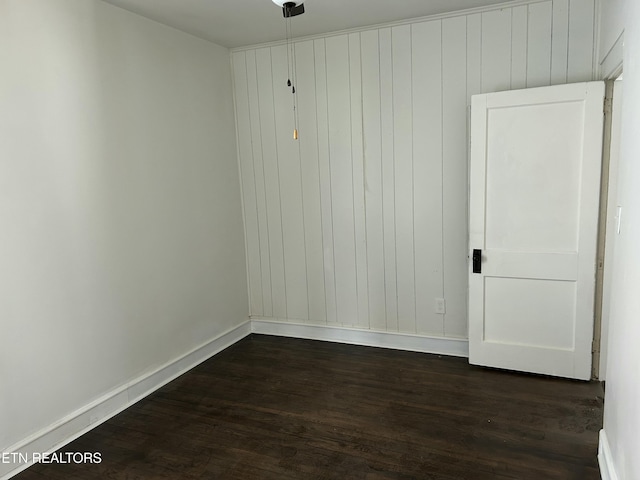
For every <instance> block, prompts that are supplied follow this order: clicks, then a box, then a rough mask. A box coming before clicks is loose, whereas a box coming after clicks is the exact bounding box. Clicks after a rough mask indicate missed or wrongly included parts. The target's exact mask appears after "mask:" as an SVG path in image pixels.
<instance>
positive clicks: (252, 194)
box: [233, 52, 263, 315]
mask: <svg viewBox="0 0 640 480" xmlns="http://www.w3.org/2000/svg"><path fill="white" fill-rule="evenodd" d="M233 76H234V88H235V91H236V92H237V93H236V122H237V128H238V132H243V133H244V135H239V138H238V155H239V159H238V160H239V163H240V176H241V178H242V205H243V211H244V225H245V230H246V237H247V238H246V249H247V267H248V275H249V308H250V314H251V315H262V312H263V309H262V279H261V277H262V274H261V271H260V266H261V262H260V237H259V233H258V209H257V205H256V189H255V180H254V170H253V147H252V145H251V142H252V140H251V116H250V111H249V96H248V87H247V64H246V54H245V53H244V52H240V53H236V54H234V56H233Z"/></svg>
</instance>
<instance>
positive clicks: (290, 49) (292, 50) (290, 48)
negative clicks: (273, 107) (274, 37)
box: [287, 16, 298, 140]
mask: <svg viewBox="0 0 640 480" xmlns="http://www.w3.org/2000/svg"><path fill="white" fill-rule="evenodd" d="M287 22H288V25H289V26H288V30H289V39H290V41H289V42H288V43H287V59H288V58H289V57H290V58H291V62H292V64H291V70H292V71H291V75H292V77H293V84H292V85H291V94H292V95H293V98H292V106H293V112H292V113H293V139H294V140H297V139H298V96H297V92H296V85H297V83H298V75H297V72H296V70H297V65H296V47H295V43H294V41H293V28H292V25H291V17H290V16H289V17H288V18H287ZM288 61H289V60H287V63H288Z"/></svg>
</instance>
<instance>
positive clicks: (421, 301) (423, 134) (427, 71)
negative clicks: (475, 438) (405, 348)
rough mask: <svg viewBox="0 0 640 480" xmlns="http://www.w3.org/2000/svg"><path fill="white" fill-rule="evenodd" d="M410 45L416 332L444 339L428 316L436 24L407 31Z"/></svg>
mask: <svg viewBox="0 0 640 480" xmlns="http://www.w3.org/2000/svg"><path fill="white" fill-rule="evenodd" d="M411 41H412V49H411V50H412V59H411V63H412V68H413V71H412V76H413V94H412V96H413V102H412V103H413V132H412V137H413V158H414V171H413V177H414V179H413V181H414V185H415V189H414V196H413V208H414V232H415V233H414V236H415V247H416V248H415V252H416V253H415V272H416V276H415V279H416V280H415V281H416V330H417V332H418V333H425V334H429V335H444V317H443V315H442V314H437V313H435V311H434V301H435V299H436V298H441V297H443V283H442V272H443V265H442V254H441V252H442V231H441V229H440V228H434V226H440V225H442V80H443V79H442V48H441V43H442V22H440V21H433V22H424V23H419V24H416V25H413V26H412V31H411ZM462 80H463V81H464V78H463V79H462ZM463 101H464V98H463Z"/></svg>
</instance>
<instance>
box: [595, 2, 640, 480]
mask: <svg viewBox="0 0 640 480" xmlns="http://www.w3.org/2000/svg"><path fill="white" fill-rule="evenodd" d="M602 8H603V10H604V12H603V13H604V14H605V15H606V16H607V17H608V18H618V19H623V22H618V23H617V26H616V28H612V25H613V23H612V22H606V23H603V24H602V29H603V31H602V32H601V34H600V38H602V39H607V40H608V41H610V42H614V41H615V40H616V39H617V38H618V37H619V36H620V34H621V33H622V32H621V29H622V28H624V93H623V99H622V133H621V137H622V138H621V145H620V165H619V176H618V205H621V206H622V216H621V230H620V234H619V235H617V239H616V244H615V258H614V265H613V274H612V276H613V280H612V294H611V310H610V320H609V321H610V324H609V345H608V359H607V388H606V394H605V402H604V432H605V433H604V435H602V436H601V442H602V443H603V445H602V447H603V449H604V453H605V455H604V458H603V457H602V456H601V462H603V463H601V466H604V469H605V470H606V468H607V467H608V468H609V470H606V471H607V472H608V473H612V472H614V471H615V474H616V475H617V477H613V476H612V477H607V476H604V475H603V478H618V479H620V480H636V479H638V478H640V456H639V455H638V453H639V452H640V434H639V433H638V432H640V348H639V347H638V340H639V339H640V320H639V319H640V296H639V295H638V290H639V289H640V268H639V267H640V252H639V251H638V245H640V137H639V136H638V131H640V64H639V63H638V60H639V59H640V2H638V1H637V0H625V1H616V2H612V1H603V2H602ZM608 9H609V10H608ZM610 46H611V45H606V44H605V45H602V46H601V48H600V52H607V51H609V49H610ZM608 453H610V456H608V455H607V454H608ZM607 457H608V458H607Z"/></svg>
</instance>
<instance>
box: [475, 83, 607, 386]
mask: <svg viewBox="0 0 640 480" xmlns="http://www.w3.org/2000/svg"><path fill="white" fill-rule="evenodd" d="M603 101H604V83H603V82H589V83H580V84H571V85H559V86H553V87H542V88H532V89H527V90H515V91H508V92H499V93H489V94H483V95H475V96H474V97H473V98H472V104H471V105H472V106H471V171H470V206H469V208H470V210H469V215H470V224H469V241H470V244H469V248H470V249H471V252H470V256H471V258H472V259H473V256H474V255H473V254H474V252H475V253H476V255H475V257H476V261H470V262H469V361H470V363H472V364H476V365H486V366H491V367H499V368H505V369H509V370H519V371H525V372H533V373H542V374H548V375H556V376H561V377H570V378H578V379H583V380H588V379H589V378H590V376H591V342H592V338H593V316H594V291H595V272H596V241H597V225H598V205H599V188H600V168H601V167H600V165H601V158H602V128H603ZM474 267H475V268H474ZM474 270H475V271H476V272H477V271H479V273H474Z"/></svg>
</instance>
